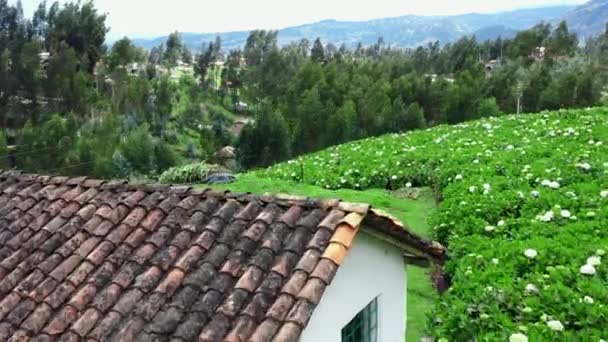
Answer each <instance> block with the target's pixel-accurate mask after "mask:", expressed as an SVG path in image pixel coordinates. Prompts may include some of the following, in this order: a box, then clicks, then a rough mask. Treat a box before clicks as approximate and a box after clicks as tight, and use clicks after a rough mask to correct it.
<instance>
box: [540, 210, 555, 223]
mask: <svg viewBox="0 0 608 342" xmlns="http://www.w3.org/2000/svg"><path fill="white" fill-rule="evenodd" d="M554 217H555V214H553V210H549V211H547V212H546V213H544V214H542V215H538V216H537V218H538V219H539V220H540V221H542V222H551V220H553V218H554Z"/></svg>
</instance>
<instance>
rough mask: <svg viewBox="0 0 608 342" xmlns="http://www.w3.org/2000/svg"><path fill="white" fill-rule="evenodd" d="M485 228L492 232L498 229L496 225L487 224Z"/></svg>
mask: <svg viewBox="0 0 608 342" xmlns="http://www.w3.org/2000/svg"><path fill="white" fill-rule="evenodd" d="M484 229H485V231H486V232H488V233H491V232H493V231H495V230H496V227H494V226H486V227H485V228H484Z"/></svg>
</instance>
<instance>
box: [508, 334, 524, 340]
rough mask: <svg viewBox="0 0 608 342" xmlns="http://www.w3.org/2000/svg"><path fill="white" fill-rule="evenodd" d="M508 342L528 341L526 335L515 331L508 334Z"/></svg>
mask: <svg viewBox="0 0 608 342" xmlns="http://www.w3.org/2000/svg"><path fill="white" fill-rule="evenodd" d="M509 342H528V336H526V335H524V334H522V333H515V334H511V336H509Z"/></svg>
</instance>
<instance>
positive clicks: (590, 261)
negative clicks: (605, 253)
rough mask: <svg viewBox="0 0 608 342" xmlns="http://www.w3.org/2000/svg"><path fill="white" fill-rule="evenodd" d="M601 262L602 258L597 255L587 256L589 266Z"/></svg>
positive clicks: (597, 264)
mask: <svg viewBox="0 0 608 342" xmlns="http://www.w3.org/2000/svg"><path fill="white" fill-rule="evenodd" d="M601 263H602V258H600V257H599V256H595V255H594V256H590V257H588V258H587V265H591V266H599V264H601Z"/></svg>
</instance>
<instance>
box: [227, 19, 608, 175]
mask: <svg viewBox="0 0 608 342" xmlns="http://www.w3.org/2000/svg"><path fill="white" fill-rule="evenodd" d="M242 54H243V56H245V58H246V59H247V68H246V69H244V70H243V72H242V73H241V74H240V77H239V78H240V83H242V88H241V93H242V94H243V96H245V97H246V98H248V99H250V100H252V101H256V100H258V101H261V102H262V103H264V105H263V106H261V107H260V111H261V112H262V113H260V114H259V118H258V124H257V125H255V126H253V127H249V128H248V130H249V131H247V132H246V134H243V136H242V137H241V139H240V141H239V148H240V149H241V151H242V152H243V153H242V158H243V163H244V165H246V166H248V167H255V166H264V165H268V164H271V163H273V162H276V161H277V160H281V159H286V158H289V157H291V156H293V155H297V154H302V153H306V152H310V151H315V150H318V149H320V148H323V147H326V146H329V145H333V144H338V143H342V142H345V141H349V140H353V139H359V138H364V137H368V136H372V135H379V134H383V133H388V132H402V131H407V130H411V129H417V128H424V127H429V126H434V125H438V124H443V123H458V122H463V121H466V120H471V119H476V118H480V117H485V116H492V115H499V114H500V113H514V112H518V111H522V112H537V111H540V110H545V109H559V108H565V107H581V106H592V105H597V104H598V103H599V101H600V99H601V95H602V94H601V91H602V89H604V88H605V85H606V83H607V82H606V81H607V79H606V75H607V70H606V65H607V64H606V62H607V56H608V27H607V30H606V32H605V33H604V34H603V35H601V36H599V37H597V38H596V39H593V40H589V41H588V42H586V45H585V46H584V47H583V48H579V42H578V39H577V37H576V34H574V33H571V32H569V30H568V26H567V24H566V23H565V22H562V23H560V24H559V25H558V26H557V27H555V28H554V29H552V28H551V25H550V24H545V23H542V24H539V25H537V26H535V27H533V28H531V29H529V30H527V31H522V32H520V33H518V34H517V35H516V36H515V37H514V38H512V39H502V38H499V39H496V40H494V41H486V42H482V43H479V42H477V41H476V40H475V38H474V37H464V38H462V39H460V40H459V41H457V42H455V43H453V44H446V45H444V46H443V47H441V46H440V45H439V43H433V44H429V45H427V46H422V47H419V48H417V49H408V50H403V49H395V48H391V47H388V46H386V44H385V43H384V42H383V41H382V39H380V40H379V41H378V43H377V44H375V45H373V46H370V47H362V46H359V47H358V48H357V49H356V50H354V51H349V50H348V49H346V48H345V47H340V48H338V49H336V48H335V47H334V46H332V45H331V44H328V45H327V46H324V45H323V44H321V42H320V40H318V39H317V40H316V41H315V42H314V43H313V45H312V48H310V44H309V42H308V41H306V40H303V41H301V42H299V43H294V44H290V45H288V46H285V47H282V48H279V47H278V46H277V40H276V32H265V31H254V32H252V34H251V36H250V37H249V39H248V41H247V45H246V46H245V48H244V50H243V52H242ZM266 111H272V113H267V112H266ZM265 121H271V122H265ZM277 131H281V132H282V131H284V132H282V133H281V134H277V133H276V132H277ZM271 134H274V135H276V136H279V137H283V140H282V141H280V142H277V141H276V138H275V139H261V138H259V137H268V136H270V135H271ZM285 146H286V147H287V148H285Z"/></svg>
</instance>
